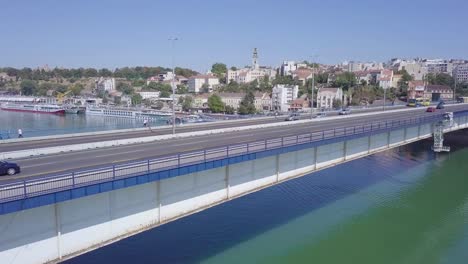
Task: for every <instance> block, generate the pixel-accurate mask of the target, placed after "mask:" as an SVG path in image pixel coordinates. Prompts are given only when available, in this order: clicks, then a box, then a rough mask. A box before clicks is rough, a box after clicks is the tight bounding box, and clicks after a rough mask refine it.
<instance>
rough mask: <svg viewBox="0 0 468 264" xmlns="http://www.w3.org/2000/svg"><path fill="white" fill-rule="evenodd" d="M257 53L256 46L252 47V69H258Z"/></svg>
mask: <svg viewBox="0 0 468 264" xmlns="http://www.w3.org/2000/svg"><path fill="white" fill-rule="evenodd" d="M258 68H259V66H258V53H257V48H254V51H253V56H252V69H258Z"/></svg>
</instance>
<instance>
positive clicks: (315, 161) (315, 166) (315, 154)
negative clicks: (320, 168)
mask: <svg viewBox="0 0 468 264" xmlns="http://www.w3.org/2000/svg"><path fill="white" fill-rule="evenodd" d="M317 148H318V147H314V171H316V170H317Z"/></svg>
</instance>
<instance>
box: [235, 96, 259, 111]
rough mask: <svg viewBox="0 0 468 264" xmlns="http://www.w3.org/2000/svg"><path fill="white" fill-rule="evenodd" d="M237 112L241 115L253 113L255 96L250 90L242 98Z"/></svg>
mask: <svg viewBox="0 0 468 264" xmlns="http://www.w3.org/2000/svg"><path fill="white" fill-rule="evenodd" d="M238 112H239V114H241V115H248V114H255V112H256V108H255V96H254V94H253V93H252V91H249V92H248V93H247V94H246V95H245V97H244V98H243V99H242V101H241V102H240V106H239V111H238Z"/></svg>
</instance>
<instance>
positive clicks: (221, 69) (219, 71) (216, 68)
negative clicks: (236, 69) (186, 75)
mask: <svg viewBox="0 0 468 264" xmlns="http://www.w3.org/2000/svg"><path fill="white" fill-rule="evenodd" d="M211 72H212V73H213V74H215V75H216V76H217V77H218V78H219V79H225V78H224V75H225V74H226V72H227V67H226V64H224V63H219V62H217V63H215V64H213V65H212V66H211Z"/></svg>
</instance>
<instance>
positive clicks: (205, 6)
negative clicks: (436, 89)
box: [0, 0, 468, 71]
mask: <svg viewBox="0 0 468 264" xmlns="http://www.w3.org/2000/svg"><path fill="white" fill-rule="evenodd" d="M0 3H1V4H0V6H1V10H0V12H1V21H2V27H1V31H0V32H1V33H0V67H1V66H13V67H25V66H27V67H36V66H40V65H44V64H48V65H49V66H51V67H54V66H62V67H107V68H111V69H113V68H115V67H122V66H136V65H141V66H158V65H161V66H168V67H169V66H171V54H172V53H171V45H170V42H169V41H168V38H169V37H172V36H176V37H178V38H180V40H179V41H177V43H176V48H175V49H176V52H177V54H176V56H175V61H176V65H178V66H182V67H189V68H193V69H195V70H198V71H206V70H208V69H210V67H211V65H212V64H213V63H214V62H224V63H226V64H227V65H228V66H232V65H234V66H244V65H247V64H250V57H251V53H252V49H253V48H254V47H257V48H258V50H259V57H260V59H259V60H260V64H262V65H271V66H276V65H279V64H280V63H281V61H282V60H286V59H294V60H298V59H308V60H314V57H315V58H316V59H315V60H317V61H320V62H323V63H338V62H342V61H344V60H360V61H366V60H373V61H386V60H388V59H389V58H391V57H417V56H419V57H434V58H435V57H437V58H467V57H468V26H467V25H468V22H467V13H466V12H467V10H468V1H466V0H445V1H441V0H438V1H434V0H404V1H403V0H392V1H384V0H326V1H322V0H320V1H316V0H310V1H307V0H282V1H276V0H270V1H267V0H255V1H254V0H237V1H223V0H218V1H214V0H213V1H208V0H199V1H196V0H192V1H189V0H178V1H177V0H165V1H159V0H154V1H150V0H131V1H130V0H126V1H122V0H66V1H65V0H41V1H35V0H29V1H26V0H15V1H7V0H4V1H0Z"/></svg>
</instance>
